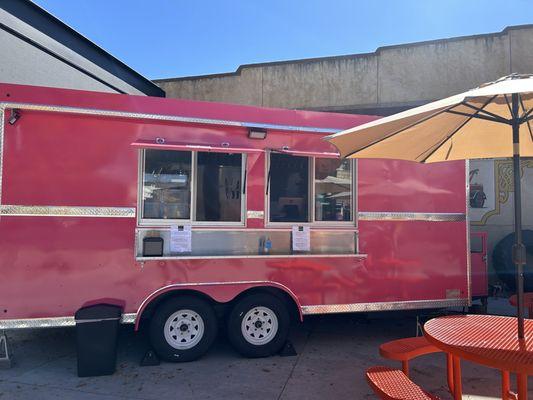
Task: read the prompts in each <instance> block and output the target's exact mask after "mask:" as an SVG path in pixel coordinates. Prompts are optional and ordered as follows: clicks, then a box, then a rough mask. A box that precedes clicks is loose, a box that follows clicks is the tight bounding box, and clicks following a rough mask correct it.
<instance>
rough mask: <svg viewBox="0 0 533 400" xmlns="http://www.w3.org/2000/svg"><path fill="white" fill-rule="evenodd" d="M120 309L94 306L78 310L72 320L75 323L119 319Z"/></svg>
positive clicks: (110, 305)
mask: <svg viewBox="0 0 533 400" xmlns="http://www.w3.org/2000/svg"><path fill="white" fill-rule="evenodd" d="M121 315H122V307H120V306H115V305H113V304H95V305H92V306H87V307H83V308H80V309H79V310H78V311H76V314H75V316H74V318H75V319H76V322H81V321H82V320H83V321H86V322H90V321H98V320H103V319H120V317H121Z"/></svg>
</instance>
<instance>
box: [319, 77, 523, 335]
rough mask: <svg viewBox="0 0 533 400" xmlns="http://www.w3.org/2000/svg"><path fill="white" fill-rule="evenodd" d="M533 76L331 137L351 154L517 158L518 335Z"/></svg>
mask: <svg viewBox="0 0 533 400" xmlns="http://www.w3.org/2000/svg"><path fill="white" fill-rule="evenodd" d="M531 119H533V75H518V74H512V75H509V76H505V77H503V78H500V79H498V80H497V81H495V82H490V83H486V84H483V85H481V86H479V87H477V88H475V89H472V90H470V91H468V92H464V93H461V94H458V95H455V96H451V97H448V98H445V99H442V100H439V101H435V102H433V103H429V104H426V105H424V106H421V107H416V108H413V109H411V110H407V111H404V112H401V113H399V114H395V115H391V116H389V117H385V118H381V119H378V120H375V121H372V122H369V123H367V124H364V125H360V126H357V127H355V128H352V129H348V130H345V131H343V132H339V133H336V134H333V135H330V136H327V137H326V139H327V140H329V141H330V142H331V143H333V144H334V145H335V146H336V147H337V148H338V149H339V151H340V154H341V157H348V158H391V159H399V160H409V161H416V162H420V163H432V162H440V161H449V160H464V159H476V158H500V157H513V171H514V187H515V195H514V208H515V236H516V244H515V246H514V248H513V261H514V263H515V265H516V274H517V303H518V312H517V314H518V336H519V337H520V338H523V337H524V320H523V310H524V300H523V298H524V295H523V294H524V273H523V267H524V265H525V262H526V251H525V247H524V245H523V244H522V223H521V218H522V216H521V215H522V214H521V204H520V203H521V202H520V197H521V189H520V156H527V157H531V156H533V130H532V126H531V125H533V121H531Z"/></svg>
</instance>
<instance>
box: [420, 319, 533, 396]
mask: <svg viewBox="0 0 533 400" xmlns="http://www.w3.org/2000/svg"><path fill="white" fill-rule="evenodd" d="M524 331H525V338H524V339H518V334H517V318H515V317H500V316H495V315H457V316H455V315H454V316H447V317H440V318H435V319H432V320H430V321H428V322H426V323H425V325H424V336H425V337H426V338H427V340H428V342H430V343H431V344H433V345H434V346H436V347H438V348H439V349H441V350H442V351H444V352H446V353H447V355H448V385H449V386H450V390H451V391H452V393H453V396H454V399H456V400H457V399H461V396H462V386H461V364H460V360H461V359H465V360H468V361H471V362H474V363H476V364H481V365H485V366H487V367H492V368H496V369H499V370H500V371H502V399H505V400H507V399H508V398H509V397H510V391H509V388H510V382H509V373H516V374H517V379H516V381H517V388H518V399H520V400H523V399H527V377H528V375H533V320H531V319H526V320H525V325H524Z"/></svg>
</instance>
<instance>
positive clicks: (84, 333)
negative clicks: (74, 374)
mask: <svg viewBox="0 0 533 400" xmlns="http://www.w3.org/2000/svg"><path fill="white" fill-rule="evenodd" d="M121 315H122V308H121V307H118V306H114V305H111V304H97V305H94V306H89V307H84V308H80V309H79V310H78V311H77V312H76V315H75V318H76V348H77V352H78V376H79V377H83V376H100V375H111V374H113V373H114V372H115V368H116V360H117V339H118V330H119V325H120V317H121Z"/></svg>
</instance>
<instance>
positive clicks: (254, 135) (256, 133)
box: [248, 128, 267, 140]
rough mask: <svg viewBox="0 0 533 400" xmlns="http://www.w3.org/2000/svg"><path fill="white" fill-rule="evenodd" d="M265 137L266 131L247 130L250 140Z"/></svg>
mask: <svg viewBox="0 0 533 400" xmlns="http://www.w3.org/2000/svg"><path fill="white" fill-rule="evenodd" d="M266 136H267V131H266V129H258V128H250V130H248V137H249V138H250V139H261V140H262V139H265V138H266Z"/></svg>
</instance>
